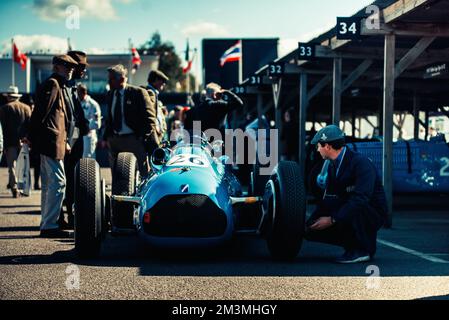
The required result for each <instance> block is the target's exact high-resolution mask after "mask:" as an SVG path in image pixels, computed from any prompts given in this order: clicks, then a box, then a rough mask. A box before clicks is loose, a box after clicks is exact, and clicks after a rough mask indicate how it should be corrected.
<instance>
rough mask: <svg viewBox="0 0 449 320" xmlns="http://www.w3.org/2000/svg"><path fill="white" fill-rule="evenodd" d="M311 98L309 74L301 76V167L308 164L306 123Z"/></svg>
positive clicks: (299, 156) (299, 157)
mask: <svg viewBox="0 0 449 320" xmlns="http://www.w3.org/2000/svg"><path fill="white" fill-rule="evenodd" d="M308 106H309V97H308V96H307V73H301V74H300V75H299V112H298V113H299V155H298V160H299V165H300V166H303V168H305V164H306V121H307V109H308Z"/></svg>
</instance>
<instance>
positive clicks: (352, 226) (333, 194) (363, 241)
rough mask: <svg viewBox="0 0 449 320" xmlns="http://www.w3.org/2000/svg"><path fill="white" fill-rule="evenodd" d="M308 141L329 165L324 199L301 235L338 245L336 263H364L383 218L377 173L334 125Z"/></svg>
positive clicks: (370, 255) (371, 253)
mask: <svg viewBox="0 0 449 320" xmlns="http://www.w3.org/2000/svg"><path fill="white" fill-rule="evenodd" d="M312 144H313V145H317V149H318V152H319V153H320V154H321V156H322V157H323V159H325V160H329V167H328V170H327V179H326V181H325V182H324V188H325V193H324V196H323V199H322V200H321V201H320V202H319V203H318V205H317V208H316V210H315V212H314V213H313V214H312V216H311V217H310V219H309V220H308V222H307V229H306V235H305V238H306V239H307V240H310V241H317V242H324V243H329V244H333V245H337V246H341V247H343V248H344V249H345V253H344V254H343V256H341V257H339V258H338V259H337V260H336V262H338V263H357V262H366V261H369V260H371V259H372V258H373V257H374V254H375V253H376V237H377V231H378V230H379V229H380V228H381V227H382V225H383V224H384V222H385V221H386V217H387V204H386V197H385V192H384V189H383V186H382V182H381V179H380V177H379V174H378V172H377V170H376V168H375V167H374V164H373V163H372V162H371V160H369V159H368V158H366V157H365V156H363V155H361V154H359V153H357V152H353V151H351V150H349V149H348V148H347V147H346V146H345V136H344V133H343V132H342V131H341V130H340V129H339V128H338V127H337V126H335V125H331V126H327V127H325V128H323V129H321V130H320V131H319V132H318V133H317V134H316V135H315V137H314V138H313V140H312Z"/></svg>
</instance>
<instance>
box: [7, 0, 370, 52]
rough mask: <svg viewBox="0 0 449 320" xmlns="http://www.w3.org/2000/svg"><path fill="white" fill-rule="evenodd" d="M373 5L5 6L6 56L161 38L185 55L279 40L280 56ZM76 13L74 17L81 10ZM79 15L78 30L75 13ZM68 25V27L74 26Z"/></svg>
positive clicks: (365, 1) (77, 1)
mask: <svg viewBox="0 0 449 320" xmlns="http://www.w3.org/2000/svg"><path fill="white" fill-rule="evenodd" d="M372 2H373V0H338V1H337V0H321V1H316V0H279V1H273V0H269V1H267V0H227V1H214V0H189V1H187V0H184V1H182V0H158V1H154V0H96V1H92V0H34V1H32V0H16V1H11V0H2V1H0V53H5V52H10V43H11V38H12V37H14V39H15V42H16V43H17V45H18V47H19V49H20V50H21V51H23V52H26V51H33V50H38V49H43V50H45V51H46V50H47V49H50V50H51V52H58V51H59V52H63V51H64V50H66V48H67V38H70V39H71V44H72V47H73V48H74V49H78V50H83V51H86V52H88V53H106V52H124V51H125V50H126V49H127V48H128V39H129V38H131V39H132V43H133V44H134V45H135V46H139V45H141V44H143V43H144V42H145V41H146V40H148V39H149V38H150V36H151V35H152V34H153V33H154V32H155V31H159V32H160V34H161V36H162V40H163V41H165V40H168V41H171V42H172V43H173V44H174V45H175V48H176V50H177V52H178V54H179V55H180V57H183V56H184V54H183V52H182V51H183V50H185V47H186V39H187V38H188V39H189V41H190V48H198V50H201V40H202V39H203V38H272V37H274V38H279V39H280V42H279V55H280V56H282V55H284V54H286V53H288V52H290V51H291V50H294V49H295V48H296V47H297V43H298V41H308V40H310V39H312V38H313V37H314V36H316V35H319V34H321V33H323V32H325V31H327V30H329V29H330V28H332V27H334V26H335V24H336V17H337V16H351V15H352V14H354V13H355V12H356V11H358V10H360V9H362V8H363V7H365V6H367V5H369V4H370V3H372ZM74 9H75V11H74ZM76 10H79V13H80V15H79V17H80V19H79V26H77V25H76V23H74V20H73V19H72V17H73V16H72V15H70V13H73V12H76ZM67 22H68V27H67Z"/></svg>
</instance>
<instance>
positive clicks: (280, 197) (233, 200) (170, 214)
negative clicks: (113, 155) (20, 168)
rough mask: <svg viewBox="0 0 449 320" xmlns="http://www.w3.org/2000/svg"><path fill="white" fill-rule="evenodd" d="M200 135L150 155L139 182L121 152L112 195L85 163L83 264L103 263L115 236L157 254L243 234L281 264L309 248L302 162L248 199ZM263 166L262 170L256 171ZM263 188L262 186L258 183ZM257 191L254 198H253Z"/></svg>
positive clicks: (78, 207) (78, 205)
mask: <svg viewBox="0 0 449 320" xmlns="http://www.w3.org/2000/svg"><path fill="white" fill-rule="evenodd" d="M221 146H222V141H216V142H214V143H213V144H212V145H211V144H210V143H209V142H208V140H207V139H206V138H205V137H204V136H203V135H201V137H199V139H197V140H196V141H194V142H191V141H190V140H189V141H187V142H186V141H179V142H178V143H176V144H175V145H174V146H173V147H168V146H167V147H165V148H159V149H156V150H155V151H154V153H153V154H152V156H151V159H150V164H151V173H150V175H149V176H148V178H146V179H141V178H140V176H139V171H138V165H137V160H136V158H135V156H134V155H133V154H132V153H120V154H119V155H118V158H117V161H116V163H115V165H114V168H113V178H112V195H110V196H109V195H106V192H105V181H104V180H103V179H102V178H101V175H100V167H99V165H98V163H97V162H96V161H95V160H94V159H88V158H84V159H81V160H80V162H79V164H78V166H77V169H76V178H75V180H76V182H75V184H76V185H75V205H74V210H75V249H76V252H77V254H78V255H79V257H82V258H94V257H97V256H99V254H100V251H101V244H102V241H103V240H104V239H105V237H106V235H107V234H108V233H109V232H111V233H112V235H117V234H122V233H125V234H130V233H132V234H136V235H138V236H140V237H142V239H143V240H144V241H145V242H146V243H148V244H149V245H150V247H151V246H155V247H159V248H160V247H166V248H167V247H177V248H180V247H181V248H182V247H193V248H195V247H210V246H216V245H219V244H223V243H225V242H226V241H228V240H230V239H231V238H232V237H233V236H235V235H238V234H246V235H248V234H254V235H259V236H262V237H264V238H265V239H266V241H267V244H268V249H269V252H270V253H271V255H272V257H273V258H275V259H282V260H291V259H294V258H295V257H296V256H297V254H298V252H299V250H300V248H301V245H302V240H303V235H304V224H305V212H306V198H305V197H306V195H305V189H304V181H303V177H302V174H301V170H300V168H299V166H298V164H297V163H296V162H288V161H281V162H279V163H278V164H277V166H276V167H275V169H274V170H273V171H272V173H271V175H269V176H268V177H267V178H265V179H261V178H263V177H260V176H259V174H260V173H259V172H252V176H253V178H254V179H251V181H252V183H254V181H256V180H257V181H260V180H264V182H266V183H265V187H264V188H257V187H255V186H250V187H249V188H248V190H249V192H243V191H242V186H241V184H240V182H239V181H238V179H237V178H236V176H235V175H234V174H233V171H232V165H231V164H228V163H227V162H229V160H228V158H227V157H226V156H221V157H218V158H217V157H214V156H213V155H212V153H213V152H212V151H213V150H216V149H217V148H221ZM256 167H257V166H256ZM258 183H260V182H258ZM253 190H254V191H253Z"/></svg>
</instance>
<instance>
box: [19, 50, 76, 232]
mask: <svg viewBox="0 0 449 320" xmlns="http://www.w3.org/2000/svg"><path fill="white" fill-rule="evenodd" d="M76 65H77V62H76V61H75V60H73V59H72V58H71V57H70V56H68V55H59V56H55V57H53V74H52V75H51V76H50V77H49V78H48V79H46V80H45V81H44V82H43V83H42V84H41V85H40V87H39V88H38V90H37V92H36V106H35V108H34V110H33V113H32V115H31V120H30V128H29V134H28V138H27V140H28V141H26V142H28V143H29V144H30V147H31V148H34V150H35V151H36V152H38V153H39V154H40V156H41V179H42V193H41V214H42V220H41V225H40V230H41V233H40V236H41V237H45V238H57V237H66V236H67V233H65V232H63V231H62V230H61V229H60V227H59V224H58V218H59V214H60V212H61V207H62V201H63V199H64V194H65V187H66V178H65V170H64V157H65V155H66V153H67V152H70V145H69V141H68V137H69V130H70V124H71V123H72V121H73V120H72V118H71V115H70V111H69V110H68V104H69V103H70V100H71V98H70V96H69V93H68V87H67V83H68V81H69V80H70V79H71V78H72V76H73V71H74V69H75V67H76Z"/></svg>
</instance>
